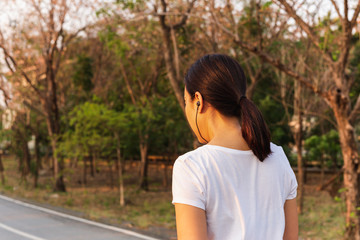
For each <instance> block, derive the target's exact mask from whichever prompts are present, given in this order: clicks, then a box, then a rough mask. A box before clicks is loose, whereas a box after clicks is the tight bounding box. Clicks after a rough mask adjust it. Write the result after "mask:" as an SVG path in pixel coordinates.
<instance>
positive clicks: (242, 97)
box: [237, 95, 246, 106]
mask: <svg viewBox="0 0 360 240" xmlns="http://www.w3.org/2000/svg"><path fill="white" fill-rule="evenodd" d="M244 98H246V96H245V95H242V96H241V97H240V98H239V100H238V102H237V104H238V106H240V103H241V100H243V99H244Z"/></svg>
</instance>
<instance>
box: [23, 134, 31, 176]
mask: <svg viewBox="0 0 360 240" xmlns="http://www.w3.org/2000/svg"><path fill="white" fill-rule="evenodd" d="M21 148H22V159H20V161H21V162H20V168H21V180H20V182H22V181H23V180H24V181H25V182H26V176H27V175H28V173H29V171H30V162H31V156H30V152H29V146H28V143H27V141H26V140H25V138H23V139H21Z"/></svg>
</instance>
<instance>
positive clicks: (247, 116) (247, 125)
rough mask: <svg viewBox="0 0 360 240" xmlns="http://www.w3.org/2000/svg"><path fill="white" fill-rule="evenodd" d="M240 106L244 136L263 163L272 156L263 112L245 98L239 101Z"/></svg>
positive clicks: (268, 132)
mask: <svg viewBox="0 0 360 240" xmlns="http://www.w3.org/2000/svg"><path fill="white" fill-rule="evenodd" d="M239 106H240V126H241V133H242V136H243V138H244V139H245V141H246V143H247V144H248V146H249V147H250V149H251V150H252V151H253V153H254V154H255V156H256V157H257V158H258V159H259V160H260V161H261V162H262V161H264V159H265V158H266V157H267V156H269V155H270V154H271V149H270V138H271V137H270V131H269V128H268V127H267V125H266V123H265V120H264V118H263V116H262V114H261V112H260V111H259V109H258V108H257V107H256V106H255V104H254V103H253V102H252V101H251V100H249V99H247V98H246V97H244V96H243V97H241V98H240V100H239Z"/></svg>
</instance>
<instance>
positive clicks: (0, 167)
mask: <svg viewBox="0 0 360 240" xmlns="http://www.w3.org/2000/svg"><path fill="white" fill-rule="evenodd" d="M4 170H5V169H4V164H3V162H2V153H0V175H1V184H2V185H5V174H4Z"/></svg>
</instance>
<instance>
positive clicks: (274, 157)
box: [264, 143, 291, 169]
mask: <svg viewBox="0 0 360 240" xmlns="http://www.w3.org/2000/svg"><path fill="white" fill-rule="evenodd" d="M270 148H271V154H270V156H269V157H268V159H267V160H265V161H264V162H266V161H269V162H275V163H276V164H277V165H279V166H281V167H282V168H284V169H291V166H290V162H289V160H288V158H287V156H286V154H285V152H284V149H283V148H282V147H281V146H278V145H276V144H274V143H270Z"/></svg>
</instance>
